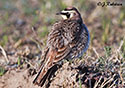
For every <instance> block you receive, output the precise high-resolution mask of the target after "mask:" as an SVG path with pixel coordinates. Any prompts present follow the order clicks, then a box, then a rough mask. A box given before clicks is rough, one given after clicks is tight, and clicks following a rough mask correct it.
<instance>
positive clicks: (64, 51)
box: [33, 24, 70, 86]
mask: <svg viewBox="0 0 125 88" xmlns="http://www.w3.org/2000/svg"><path fill="white" fill-rule="evenodd" d="M53 27H54V29H52V30H51V32H50V34H49V36H48V41H47V48H48V50H46V52H45V55H44V59H45V63H44V64H43V66H41V68H40V71H39V72H38V74H37V76H36V78H35V80H34V81H33V83H34V84H37V85H39V86H42V85H43V84H44V82H45V80H46V77H45V76H47V74H49V72H48V71H50V69H51V68H52V67H53V66H54V65H55V64H56V63H57V62H59V61H61V60H62V59H64V58H65V57H66V56H68V54H69V52H70V46H69V44H68V43H67V44H65V43H64V38H63V37H62V34H61V32H60V31H59V30H58V29H60V27H59V25H58V24H55V25H54V26H53Z"/></svg>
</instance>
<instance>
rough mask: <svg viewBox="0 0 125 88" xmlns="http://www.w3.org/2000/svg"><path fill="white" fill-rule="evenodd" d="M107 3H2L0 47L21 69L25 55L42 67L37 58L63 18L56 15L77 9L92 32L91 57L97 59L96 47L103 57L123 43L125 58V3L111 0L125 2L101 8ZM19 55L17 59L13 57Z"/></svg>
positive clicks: (62, 0) (60, 0)
mask: <svg viewBox="0 0 125 88" xmlns="http://www.w3.org/2000/svg"><path fill="white" fill-rule="evenodd" d="M106 1H108V0H0V45H1V47H3V48H4V49H5V51H6V52H7V55H10V56H8V58H9V61H10V63H11V64H14V66H15V63H16V64H17V67H18V66H20V65H22V63H24V62H25V61H24V60H23V59H22V54H23V55H24V56H25V55H26V56H27V55H28V58H38V59H35V60H36V62H37V63H38V64H37V65H39V60H40V57H35V55H36V54H37V55H40V54H41V50H42V49H43V48H44V46H45V45H46V39H47V35H48V33H49V31H50V30H51V27H52V25H53V24H54V23H55V22H56V21H59V20H61V19H62V18H61V17H60V16H57V15H56V13H57V12H59V11H61V10H63V9H64V8H66V7H67V6H74V7H76V8H78V9H79V11H80V13H81V15H82V18H83V21H84V23H85V24H86V25H87V27H88V30H89V32H90V36H91V42H90V47H89V49H88V51H87V55H89V56H92V57H94V56H95V54H94V53H93V48H95V49H96V50H97V52H98V53H99V55H102V54H104V53H105V52H103V51H104V47H107V48H106V49H110V48H112V47H119V46H120V44H121V41H124V43H123V44H122V47H121V52H122V55H123V57H125V1H124V0H117V1H116V0H109V1H110V2H118V3H120V4H121V3H122V6H104V7H102V6H99V5H97V4H98V3H99V2H102V3H103V2H106ZM15 53H16V56H13V55H15ZM0 57H1V58H2V59H1V60H0V66H1V69H2V71H3V69H5V67H4V66H6V65H5V59H4V56H3V55H2V54H0ZM30 60H32V59H30ZM30 60H29V61H30ZM36 62H35V63H36ZM35 63H34V64H33V65H34V66H35ZM7 70H8V69H7ZM2 71H1V72H2ZM3 73H4V71H3ZM3 73H2V75H3ZM0 85H2V83H1V84H0ZM6 88H7V87H6Z"/></svg>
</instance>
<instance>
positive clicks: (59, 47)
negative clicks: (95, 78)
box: [33, 7, 90, 86]
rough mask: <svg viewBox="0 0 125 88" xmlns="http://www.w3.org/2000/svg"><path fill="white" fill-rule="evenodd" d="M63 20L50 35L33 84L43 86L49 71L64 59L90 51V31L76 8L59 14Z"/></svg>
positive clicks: (53, 28) (70, 8)
mask: <svg viewBox="0 0 125 88" xmlns="http://www.w3.org/2000/svg"><path fill="white" fill-rule="evenodd" d="M57 15H61V16H62V18H63V20H61V21H59V22H57V23H55V24H54V25H53V26H52V29H51V31H50V33H49V35H48V40H47V45H46V48H45V51H44V54H43V57H42V58H43V59H44V63H43V65H42V66H41V68H40V71H39V72H38V74H37V76H36V78H35V79H34V81H33V83H34V84H37V85H39V86H43V84H44V82H45V80H46V78H47V77H46V76H47V74H49V73H48V71H49V70H50V69H51V68H52V67H53V66H55V65H56V64H57V63H59V62H60V61H61V60H63V59H73V58H78V57H80V56H82V55H83V53H84V52H85V51H86V50H87V49H88V46H89V39H90V37H89V31H88V29H87V27H86V26H85V24H84V23H83V21H82V18H81V15H80V13H79V11H78V10H77V9H76V8H75V7H68V8H66V9H64V10H63V11H61V12H59V13H57Z"/></svg>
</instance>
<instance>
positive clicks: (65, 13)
mask: <svg viewBox="0 0 125 88" xmlns="http://www.w3.org/2000/svg"><path fill="white" fill-rule="evenodd" d="M56 15H61V16H62V18H63V19H75V20H77V19H81V15H80V13H79V11H78V10H77V9H76V8H75V7H67V8H65V9H64V10H62V11H61V12H59V13H56Z"/></svg>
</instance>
